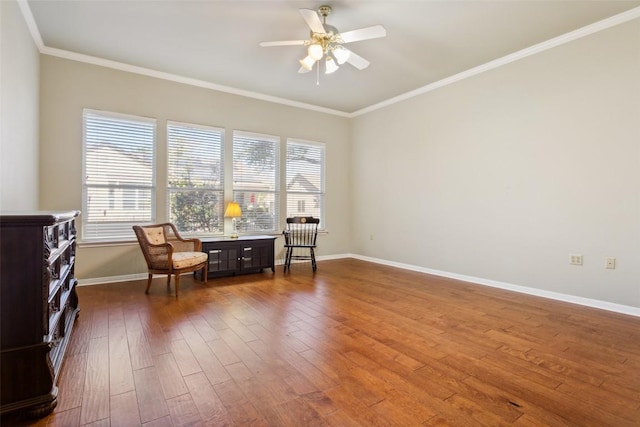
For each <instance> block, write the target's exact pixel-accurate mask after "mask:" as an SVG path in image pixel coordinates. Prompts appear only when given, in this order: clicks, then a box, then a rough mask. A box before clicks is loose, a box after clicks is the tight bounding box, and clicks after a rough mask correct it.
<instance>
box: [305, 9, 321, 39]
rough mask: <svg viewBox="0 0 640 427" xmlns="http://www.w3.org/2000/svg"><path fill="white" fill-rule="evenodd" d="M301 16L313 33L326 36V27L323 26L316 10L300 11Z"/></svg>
mask: <svg viewBox="0 0 640 427" xmlns="http://www.w3.org/2000/svg"><path fill="white" fill-rule="evenodd" d="M300 14H301V15H302V17H303V18H304V20H305V21H306V22H307V25H308V26H309V28H311V31H313V32H314V33H320V34H324V32H325V31H324V25H322V21H321V20H320V17H319V16H318V13H317V12H316V11H315V10H313V9H300Z"/></svg>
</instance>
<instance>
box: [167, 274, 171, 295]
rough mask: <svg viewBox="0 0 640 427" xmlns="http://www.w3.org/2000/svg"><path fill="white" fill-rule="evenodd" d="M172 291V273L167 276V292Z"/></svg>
mask: <svg viewBox="0 0 640 427" xmlns="http://www.w3.org/2000/svg"><path fill="white" fill-rule="evenodd" d="M170 290H171V273H169V274H167V291H170Z"/></svg>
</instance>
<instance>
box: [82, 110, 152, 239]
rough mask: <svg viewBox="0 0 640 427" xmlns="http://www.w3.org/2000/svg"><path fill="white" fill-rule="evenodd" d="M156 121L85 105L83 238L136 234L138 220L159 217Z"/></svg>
mask: <svg viewBox="0 0 640 427" xmlns="http://www.w3.org/2000/svg"><path fill="white" fill-rule="evenodd" d="M155 137H156V122H155V120H153V119H149V118H145V117H135V116H128V115H123V114H117V113H111V112H104V111H94V110H89V109H85V110H84V111H83V176H84V183H83V188H82V214H83V215H82V218H83V220H82V240H83V241H113V240H130V239H135V235H134V233H133V230H132V228H131V227H132V226H133V225H134V224H140V223H152V222H154V220H155V205H154V199H155V186H154V176H155V155H154V154H155V153H154V146H155Z"/></svg>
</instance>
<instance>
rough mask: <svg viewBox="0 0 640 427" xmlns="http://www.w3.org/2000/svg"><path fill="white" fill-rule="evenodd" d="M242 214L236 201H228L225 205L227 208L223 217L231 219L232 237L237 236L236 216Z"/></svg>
mask: <svg viewBox="0 0 640 427" xmlns="http://www.w3.org/2000/svg"><path fill="white" fill-rule="evenodd" d="M241 216H242V209H240V205H239V204H238V203H236V202H229V204H228V205H227V210H225V211H224V217H225V218H231V219H232V221H233V231H232V233H231V238H232V239H237V238H238V232H237V230H236V218H240V217H241Z"/></svg>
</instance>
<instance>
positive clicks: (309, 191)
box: [285, 140, 325, 229]
mask: <svg viewBox="0 0 640 427" xmlns="http://www.w3.org/2000/svg"><path fill="white" fill-rule="evenodd" d="M324 151H325V146H324V144H320V143H316V142H306V141H296V140H287V160H286V166H285V167H286V175H287V217H288V218H289V217H293V216H313V217H315V218H320V228H322V229H324V170H325V154H324Z"/></svg>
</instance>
